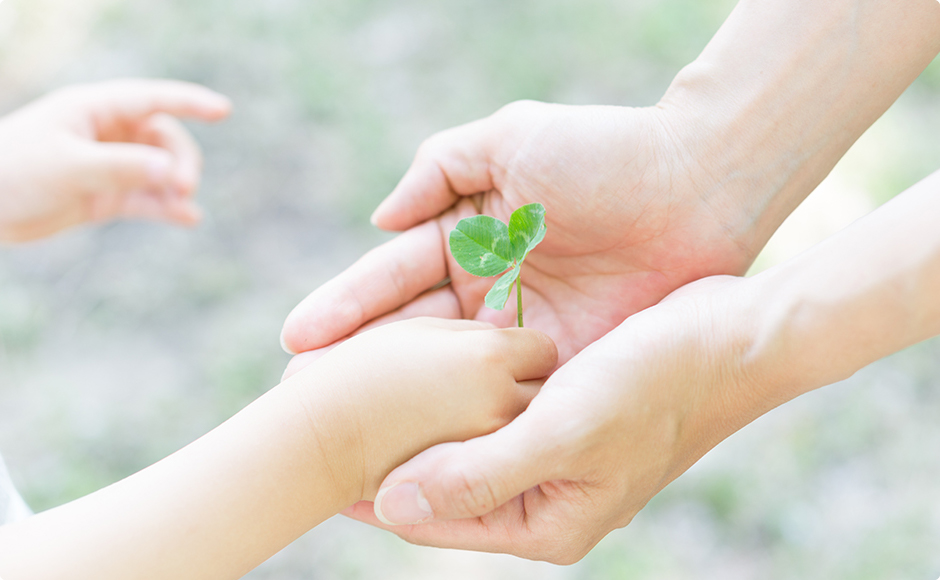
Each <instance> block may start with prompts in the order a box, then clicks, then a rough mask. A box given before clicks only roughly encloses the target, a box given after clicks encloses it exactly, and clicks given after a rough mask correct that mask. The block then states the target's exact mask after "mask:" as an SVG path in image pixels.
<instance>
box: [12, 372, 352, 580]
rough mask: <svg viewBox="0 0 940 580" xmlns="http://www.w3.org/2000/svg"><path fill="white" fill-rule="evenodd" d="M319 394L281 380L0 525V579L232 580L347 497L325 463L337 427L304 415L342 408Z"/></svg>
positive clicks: (337, 440) (346, 481)
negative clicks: (184, 434) (209, 421)
mask: <svg viewBox="0 0 940 580" xmlns="http://www.w3.org/2000/svg"><path fill="white" fill-rule="evenodd" d="M330 397H331V391H330V389H324V388H321V389H305V390H303V391H302V390H301V389H300V388H298V386H296V385H294V384H292V383H290V382H287V383H285V384H282V385H280V386H278V387H276V388H275V389H273V390H272V391H270V392H268V393H267V394H265V395H264V396H262V397H261V398H260V399H258V400H257V401H255V402H254V403H252V404H251V405H249V406H248V407H247V408H245V409H244V410H243V411H241V412H240V413H238V414H237V415H235V416H234V417H233V418H231V419H230V420H229V421H227V422H226V423H224V424H223V425H221V426H219V427H218V428H216V429H214V430H213V431H212V432H210V433H208V434H207V435H205V436H204V437H202V438H200V439H199V440H197V441H195V442H194V443H192V444H191V445H189V446H187V447H186V448H184V449H182V450H180V451H178V452H177V453H174V454H173V455H171V456H169V457H167V458H166V459H164V460H162V461H160V462H158V463H156V464H154V465H153V466H151V467H149V468H147V469H145V470H143V471H141V472H139V473H137V474H135V475H132V476H130V477H128V478H127V479H125V480H123V481H120V482H118V483H115V484H114V485H111V486H109V487H107V488H104V489H102V490H100V491H98V492H96V493H93V494H91V495H89V496H87V497H84V498H81V499H79V500H77V501H74V502H71V503H69V504H66V505H64V506H61V507H58V508H55V509H52V510H49V511H48V512H45V513H42V514H39V515H37V516H34V517H33V518H30V519H29V520H27V521H25V522H23V523H21V524H16V525H12V526H7V527H4V528H0V576H2V577H3V578H4V580H34V579H36V580H38V579H43V580H45V579H50V580H51V579H66V578H68V579H76V580H77V579H89V580H91V579H96V580H111V579H114V580H118V579H121V580H128V579H144V578H148V579H149V578H153V579H164V580H165V579H169V578H173V579H193V580H195V579H209V578H212V579H214V580H219V579H224V578H240V577H241V576H243V575H244V574H246V573H247V572H248V571H250V570H251V569H252V568H254V567H256V566H257V565H259V564H260V563H261V562H263V561H264V560H266V559H267V558H269V557H270V556H272V555H273V554H275V553H276V552H277V551H279V550H280V549H282V548H283V547H285V546H286V545H287V544H288V543H290V542H291V541H293V540H294V539H296V538H297V537H299V536H300V535H302V534H303V533H304V532H306V531H307V530H309V529H310V528H312V527H313V526H315V525H316V524H318V523H319V522H321V521H323V520H325V519H327V518H329V517H330V516H332V515H334V514H335V513H337V512H338V511H339V510H341V509H343V508H344V507H346V506H348V505H351V504H352V503H354V502H355V501H357V500H358V499H359V495H358V494H359V493H360V489H361V485H357V484H356V483H355V482H354V481H353V480H354V479H355V477H354V476H353V475H352V474H351V472H349V471H344V470H343V469H342V466H343V465H345V463H342V464H340V465H339V466H338V465H337V464H335V463H331V461H330V460H331V459H332V458H333V457H334V456H338V455H339V451H340V450H339V449H338V447H337V446H340V447H341V446H342V445H344V441H343V440H342V435H343V433H345V432H347V431H348V426H344V425H341V424H337V423H336V422H335V419H336V418H337V417H339V415H338V414H334V413H321V414H320V415H319V416H317V415H315V414H313V413H315V412H316V410H317V409H326V410H330V409H332V410H337V409H338V408H339V409H341V408H343V407H337V405H336V404H335V403H336V401H330ZM327 434H329V435H330V436H331V437H332V439H331V438H330V437H326V435H327ZM324 442H326V443H324Z"/></svg>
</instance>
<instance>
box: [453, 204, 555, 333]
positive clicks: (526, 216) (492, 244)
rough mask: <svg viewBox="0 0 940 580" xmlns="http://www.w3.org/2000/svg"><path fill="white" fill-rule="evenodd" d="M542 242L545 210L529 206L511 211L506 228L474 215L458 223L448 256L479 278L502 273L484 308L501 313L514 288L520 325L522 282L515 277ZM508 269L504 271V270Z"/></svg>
mask: <svg viewBox="0 0 940 580" xmlns="http://www.w3.org/2000/svg"><path fill="white" fill-rule="evenodd" d="M544 239H545V207H544V206H542V204H540V203H530V204H529V205H524V206H522V207H520V208H519V209H517V210H516V211H514V212H512V215H511V216H510V217H509V225H506V224H505V223H503V222H501V221H500V220H498V219H496V218H494V217H490V216H486V215H478V216H474V217H470V218H466V219H462V220H460V222H459V223H458V224H457V228H456V229H455V230H454V231H452V232H451V233H450V253H451V254H453V256H454V259H455V260H457V263H458V264H460V267H461V268H463V269H464V270H466V271H467V272H469V273H470V274H473V275H474V276H479V277H481V278H489V277H492V276H496V275H498V274H502V276H500V278H499V279H498V280H497V281H496V283H495V284H493V287H492V288H491V289H490V291H489V292H488V293H487V294H486V306H487V307H489V308H492V309H494V310H502V309H503V308H504V307H505V306H506V301H507V300H509V292H510V291H511V290H512V286H513V284H515V285H516V303H517V307H518V321H519V326H520V327H521V326H522V279H521V278H520V276H519V274H520V272H521V269H522V262H524V261H525V259H526V257H527V256H528V255H529V252H531V251H532V250H533V249H535V246H537V245H539V244H540V243H541V242H542V240H544ZM507 270H508V271H507Z"/></svg>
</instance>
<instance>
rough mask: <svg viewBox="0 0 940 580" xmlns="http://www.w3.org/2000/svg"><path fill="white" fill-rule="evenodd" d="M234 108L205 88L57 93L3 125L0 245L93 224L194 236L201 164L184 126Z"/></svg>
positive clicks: (114, 87)
mask: <svg viewBox="0 0 940 580" xmlns="http://www.w3.org/2000/svg"><path fill="white" fill-rule="evenodd" d="M230 110H231V104H230V103H229V101H228V99H227V98H225V97H224V96H222V95H220V94H218V93H215V92H213V91H211V90H209V89H207V88H205V87H201V86H198V85H194V84H190V83H183V82H179V81H165V80H144V79H130V80H119V81H109V82H104V83H95V84H88V85H75V86H71V87H67V88H64V89H60V90H58V91H55V92H53V93H50V94H49V95H47V96H45V97H43V98H41V99H39V100H37V101H34V102H33V103H30V104H29V105H27V106H25V107H23V108H21V109H19V110H17V111H15V112H13V113H10V114H9V115H6V116H5V117H3V118H2V119H0V191H2V194H0V242H7V243H11V242H25V241H30V240H35V239H39V238H42V237H45V236H49V235H52V234H54V233H57V232H59V231H61V230H64V229H66V228H69V227H71V226H75V225H79V224H83V223H87V222H104V221H108V220H111V219H115V218H142V219H150V220H157V221H164V222H168V223H174V224H178V225H184V226H189V225H193V224H195V223H197V222H198V221H199V220H200V217H201V212H200V210H199V208H198V207H197V206H196V204H195V201H194V198H193V194H194V193H195V191H196V189H197V188H198V185H199V176H200V172H201V169H202V155H201V153H200V151H199V147H198V146H197V145H196V142H195V141H194V140H193V138H192V136H191V135H190V134H189V132H188V131H186V129H185V128H184V127H183V125H182V124H181V123H180V122H179V120H178V118H185V119H193V120H198V121H218V120H221V119H223V118H225V117H226V116H227V115H228V114H229V111H230Z"/></svg>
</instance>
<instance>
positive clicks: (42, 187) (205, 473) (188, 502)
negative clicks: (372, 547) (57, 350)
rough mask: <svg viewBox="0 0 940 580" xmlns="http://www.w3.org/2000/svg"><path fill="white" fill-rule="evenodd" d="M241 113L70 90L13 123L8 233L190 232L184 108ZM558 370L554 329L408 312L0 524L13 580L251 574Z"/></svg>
mask: <svg viewBox="0 0 940 580" xmlns="http://www.w3.org/2000/svg"><path fill="white" fill-rule="evenodd" d="M229 107H230V105H229V103H228V100H227V99H225V98H224V97H222V96H221V95H218V94H216V93H213V92H212V91H209V90H208V89H205V88H203V87H199V86H196V85H190V84H186V83H179V82H172V81H143V80H134V81H116V82H109V83H101V84H97V85H86V86H81V87H73V88H69V89H65V90H62V91H59V92H57V93H54V94H52V95H50V96H49V97H46V98H44V99H41V100H40V101H37V102H36V103H34V104H32V105H30V106H28V107H26V108H24V109H22V110H20V111H19V112H17V113H14V114H12V115H10V116H9V117H7V118H5V119H3V120H2V121H0V144H3V145H4V146H5V149H4V153H5V154H9V156H10V157H11V158H12V159H15V160H16V161H17V162H18V163H13V162H10V161H9V160H6V159H5V160H2V161H0V180H3V181H4V182H5V183H6V184H7V187H6V188H4V189H3V190H0V195H2V199H0V203H2V204H3V207H4V208H5V210H6V212H5V213H3V214H0V215H2V219H0V226H2V228H0V231H2V232H3V237H4V239H6V240H8V241H26V240H31V239H37V238H39V237H42V236H44V235H49V234H52V233H54V232H57V231H59V230H61V229H63V228H65V227H68V226H72V225H79V224H81V223H85V222H88V221H101V220H106V219H111V218H117V217H145V218H149V219H156V220H161V221H166V222H170V223H179V224H184V225H189V224H191V223H192V222H193V221H194V220H195V219H196V218H197V217H198V215H197V214H196V213H194V212H196V211H197V210H196V206H195V205H194V200H193V197H192V196H193V193H194V192H195V187H196V184H197V183H198V178H199V168H200V164H201V156H200V153H199V149H198V146H197V145H196V144H195V142H194V141H193V140H192V137H191V136H190V135H189V133H188V132H186V131H185V129H183V127H182V126H181V125H180V124H179V123H178V122H177V121H176V120H175V118H173V117H169V116H168V115H180V116H187V117H192V118H197V119H201V120H216V119H220V118H222V117H224V116H225V115H226V114H227V113H228V110H229ZM14 143H21V147H20V148H19V149H17V148H15V147H13V146H12V144H14ZM43 151H46V152H51V151H54V152H55V153H56V155H46V156H43V155H41V152H43ZM155 160H156V163H158V164H159V165H160V166H161V167H163V170H162V171H161V172H159V173H158V174H156V175H155V174H154V173H153V172H152V171H151V169H152V167H153V164H154V162H155ZM161 160H162V161H161ZM163 161H166V162H167V163H163ZM556 362H557V352H556V349H555V345H554V344H553V343H552V341H551V340H550V339H549V338H548V337H547V336H546V335H545V334H543V333H541V332H539V331H536V330H528V329H516V330H512V329H509V330H502V329H496V328H494V327H493V326H492V325H490V324H487V323H483V322H476V321H460V320H435V319H422V320H409V321H403V322H402V323H400V324H395V325H389V326H386V327H383V328H380V329H376V330H375V331H374V332H369V333H365V334H362V335H361V336H359V337H357V338H356V339H355V340H351V341H348V342H346V343H344V344H343V345H342V347H341V348H337V349H336V350H335V351H334V352H332V353H330V355H329V356H326V357H323V358H322V359H321V360H320V361H318V362H317V363H316V364H314V365H311V366H309V367H308V368H307V369H305V370H304V371H303V372H301V373H298V374H296V375H295V376H293V377H291V378H290V380H287V381H285V382H283V383H282V384H280V385H278V386H276V387H274V388H273V389H271V390H270V391H269V392H267V393H266V394H265V395H264V396H262V397H261V398H259V399H258V400H257V401H255V402H254V403H252V404H251V405H249V406H248V407H246V408H245V409H244V410H242V411H241V412H239V413H238V414H237V415H235V416H234V417H232V418H231V419H230V420H228V421H226V422H225V423H224V424H222V425H221V426H219V427H218V428H216V429H214V430H213V431H211V432H210V433H208V434H206V435H205V436H203V437H202V438H200V439H198V440H197V441H195V442H194V443H192V444H191V445H189V446H187V447H185V448H184V449H181V450H180V451H178V452H176V453H174V454H173V455H171V456H169V457H167V458H166V459H164V460H162V461H160V462H158V463H156V464H154V465H152V466H150V467H149V468H147V469H144V470H143V471H141V472H139V473H136V474H134V475H132V476H130V477H128V478H126V479H124V480H122V481H119V482H117V483H115V484H113V485H111V486H108V487H106V488H104V489H101V490H99V491H97V492H95V493H93V494H91V495H88V496H86V497H83V498H81V499H78V500H76V501H73V502H70V503H68V504H65V505H63V506H60V507H57V508H54V509H51V510H49V511H46V512H43V513H41V514H38V515H36V516H33V517H31V518H29V519H27V520H25V521H23V522H20V523H16V524H11V525H7V526H3V527H0V576H2V577H3V578H4V579H5V580H58V579H65V578H68V579H69V580H75V579H89V580H91V579H95V580H110V579H114V580H118V579H121V580H128V579H165V578H174V579H177V578H178V579H185V580H203V579H204V580H209V579H212V580H223V579H227V578H231V579H234V578H240V577H242V576H243V575H244V574H246V573H247V572H248V571H250V570H251V569H253V568H254V567H256V566H257V565H258V564H260V563H261V562H263V561H264V560H266V559H267V558H269V557H270V556H272V555H274V554H275V553H276V552H277V551H279V550H281V549H282V548H283V547H284V546H286V545H287V544H289V543H290V542H291V541H293V540H294V539H296V538H297V537H299V536H300V535H302V534H303V533H304V532H306V531H307V530H309V529H310V528H312V527H314V526H315V525H317V524H318V523H320V522H322V521H323V520H325V519H326V518H329V517H330V516H332V515H334V514H336V513H338V512H339V511H340V510H342V509H344V508H347V507H349V506H351V505H353V504H355V503H356V502H359V501H362V500H367V499H374V498H375V495H376V492H377V490H378V486H379V484H380V483H381V481H382V479H383V478H384V477H385V476H386V475H387V474H388V473H389V472H390V471H391V470H392V469H393V468H394V467H395V466H396V465H399V464H400V463H402V462H404V461H406V460H408V459H409V458H411V457H413V456H414V455H415V454H417V453H418V452H419V451H421V450H422V449H425V448H427V447H430V446H433V445H436V444H440V443H444V442H452V441H460V440H465V439H469V438H472V437H476V436H480V435H483V434H487V433H492V432H494V431H495V430H497V429H498V428H500V427H502V426H505V425H506V424H508V423H509V421H511V420H512V419H513V418H514V417H516V416H517V415H518V414H519V413H520V412H522V410H523V409H525V407H526V405H527V404H528V403H529V401H530V400H531V399H532V398H533V397H534V396H535V394H536V392H537V391H538V388H539V386H540V385H541V383H542V382H543V381H541V380H537V379H540V377H544V376H545V375H547V374H548V373H549V372H550V371H551V370H552V369H553V368H554V367H555V366H556ZM415 425H420V426H421V428H420V429H416V428H415Z"/></svg>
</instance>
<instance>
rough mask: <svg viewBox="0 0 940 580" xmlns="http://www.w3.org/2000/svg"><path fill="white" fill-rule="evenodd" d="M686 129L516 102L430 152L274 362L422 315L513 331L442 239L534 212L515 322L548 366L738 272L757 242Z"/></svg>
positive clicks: (650, 119) (626, 114)
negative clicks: (478, 217) (529, 208)
mask: <svg viewBox="0 0 940 580" xmlns="http://www.w3.org/2000/svg"><path fill="white" fill-rule="evenodd" d="M684 126H686V125H685V124H683V123H679V121H678V120H677V119H676V112H675V111H670V110H668V109H666V108H662V107H655V108H646V109H632V108H625V107H575V106H564V105H550V104H543V103H536V102H519V103H514V104H512V105H509V106H507V107H504V108H503V109H501V110H500V111H498V112H497V113H496V114H494V115H492V116H491V117H488V118H486V119H483V120H480V121H476V122H474V123H470V124H468V125H464V126H461V127H457V128H454V129H451V130H448V131H444V132H441V133H439V134H437V135H435V136H433V137H431V138H430V139H428V140H427V142H425V143H424V144H423V145H422V146H421V148H420V149H419V151H418V154H417V156H416V159H415V161H414V163H413V165H412V166H411V168H410V169H409V170H408V172H407V173H406V175H405V176H404V177H403V178H402V180H401V182H400V183H399V185H398V187H396V189H395V191H394V192H392V194H391V195H390V196H389V197H388V199H386V200H385V202H383V203H382V205H381V206H380V207H379V208H378V209H377V210H376V212H375V215H374V216H373V221H374V223H375V224H376V225H378V226H379V227H381V228H383V229H388V230H407V231H405V233H403V234H402V235H400V236H398V237H397V238H395V239H393V240H391V241H390V242H388V243H386V244H384V245H382V246H380V247H378V248H376V249H375V250H373V251H372V252H370V253H369V254H367V255H365V256H364V257H363V258H362V259H360V260H359V261H358V262H356V263H355V264H354V265H353V266H351V267H350V268H349V269H348V270H346V271H345V272H344V273H342V274H341V275H340V276H338V277H336V278H335V279H333V280H332V281H330V282H328V283H327V284H325V285H324V286H322V287H321V288H319V289H318V290H316V291H315V292H314V293H312V294H311V295H310V296H308V297H307V298H306V299H305V300H304V301H303V302H302V303H301V304H300V305H299V306H298V307H297V308H295V309H294V311H293V312H292V313H291V315H290V316H289V317H288V319H287V321H286V323H285V325H284V330H283V334H282V342H283V344H284V346H285V348H286V349H288V350H290V351H292V352H297V353H299V352H304V351H309V350H312V349H318V348H321V347H324V346H327V345H329V344H331V343H333V342H334V341H336V340H338V339H341V338H343V337H344V336H346V335H348V334H350V333H352V332H354V331H356V330H357V329H360V328H362V327H364V326H367V325H373V324H381V323H384V322H387V321H390V320H394V319H399V318H408V317H412V316H419V315H430V316H440V317H446V318H457V317H462V318H473V319H478V320H485V321H489V322H493V323H496V324H497V325H500V326H509V325H512V324H514V321H515V307H514V303H515V301H514V300H510V301H509V305H508V306H507V308H506V310H504V311H502V312H497V311H493V310H489V309H487V308H485V307H484V306H483V298H484V296H485V294H486V292H487V291H488V289H489V288H490V286H491V285H492V283H493V281H494V280H495V279H481V278H475V277H473V276H471V275H470V274H468V273H466V272H464V271H463V270H462V269H461V268H460V267H459V266H458V265H457V264H456V262H455V261H454V260H453V258H452V257H451V256H450V253H449V250H448V242H447V240H448V236H449V233H450V231H451V230H452V229H453V228H454V226H455V225H456V223H457V221H459V220H460V219H461V218H463V217H467V216H469V215H474V214H477V213H483V214H488V215H492V216H495V217H497V218H500V219H503V220H508V218H509V215H510V214H511V213H512V211H513V210H514V209H515V208H517V207H519V206H521V205H524V204H527V203H533V202H540V203H542V204H543V205H545V207H546V210H547V225H548V234H547V236H546V238H545V241H544V242H543V243H542V244H541V245H540V246H539V247H538V248H537V249H536V250H535V251H534V252H533V253H532V254H531V255H530V256H529V258H528V259H527V260H526V263H525V266H524V267H523V270H522V285H523V298H524V302H525V304H524V308H525V320H526V325H527V326H531V327H534V328H537V329H539V330H542V331H544V332H546V333H548V334H549V335H550V336H551V337H552V338H553V339H554V340H555V342H556V344H557V345H558V348H559V364H561V363H563V362H564V361H566V360H568V359H569V358H571V357H572V356H574V355H575V354H576V353H577V352H579V351H580V350H581V349H582V348H584V347H585V346H587V345H588V344H590V343H591V342H593V341H594V340H596V339H597V338H599V337H601V336H603V335H604V334H606V333H607V332H608V331H610V330H611V329H612V328H614V327H615V326H616V325H617V324H619V323H620V322H622V321H623V320H624V319H625V318H626V317H627V316H629V315H631V314H633V313H635V312H637V311H639V310H642V309H644V308H647V307H648V306H651V305H652V304H655V303H656V302H658V301H659V300H660V299H662V298H663V297H664V296H665V295H667V294H668V293H669V292H671V291H672V290H674V289H676V288H678V287H679V286H682V285H683V284H685V283H687V282H689V281H691V280H695V279H698V278H701V277H703V276H706V275H710V274H717V273H733V274H740V273H743V271H744V270H745V269H746V268H747V266H748V265H749V264H750V262H751V260H752V259H753V257H754V254H755V252H754V249H755V248H759V247H760V243H761V242H763V241H764V240H759V242H758V243H756V244H755V243H754V238H755V234H754V232H753V225H752V224H753V222H752V221H749V220H748V218H747V216H746V215H744V214H745V212H744V211H743V210H741V209H739V207H738V206H737V205H735V204H734V203H732V201H730V197H731V196H730V194H729V193H728V192H726V191H725V190H724V189H723V187H724V186H723V184H721V183H719V182H717V181H716V180H715V179H713V178H712V177H711V174H710V173H709V172H708V171H704V166H705V163H704V161H703V160H704V157H705V152H704V151H702V150H700V147H699V145H698V144H699V143H700V142H701V141H700V140H699V139H697V138H695V137H696V136H695V135H694V134H691V133H690V132H689V131H688V130H686V131H685V132H686V134H685V135H682V134H680V132H678V131H677V130H676V127H684ZM715 174H727V173H726V172H720V171H715ZM757 237H760V236H759V235H758V236H757ZM447 277H450V281H451V283H450V285H448V286H444V287H443V288H435V286H438V285H440V283H441V281H442V280H444V279H445V278H447Z"/></svg>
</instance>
